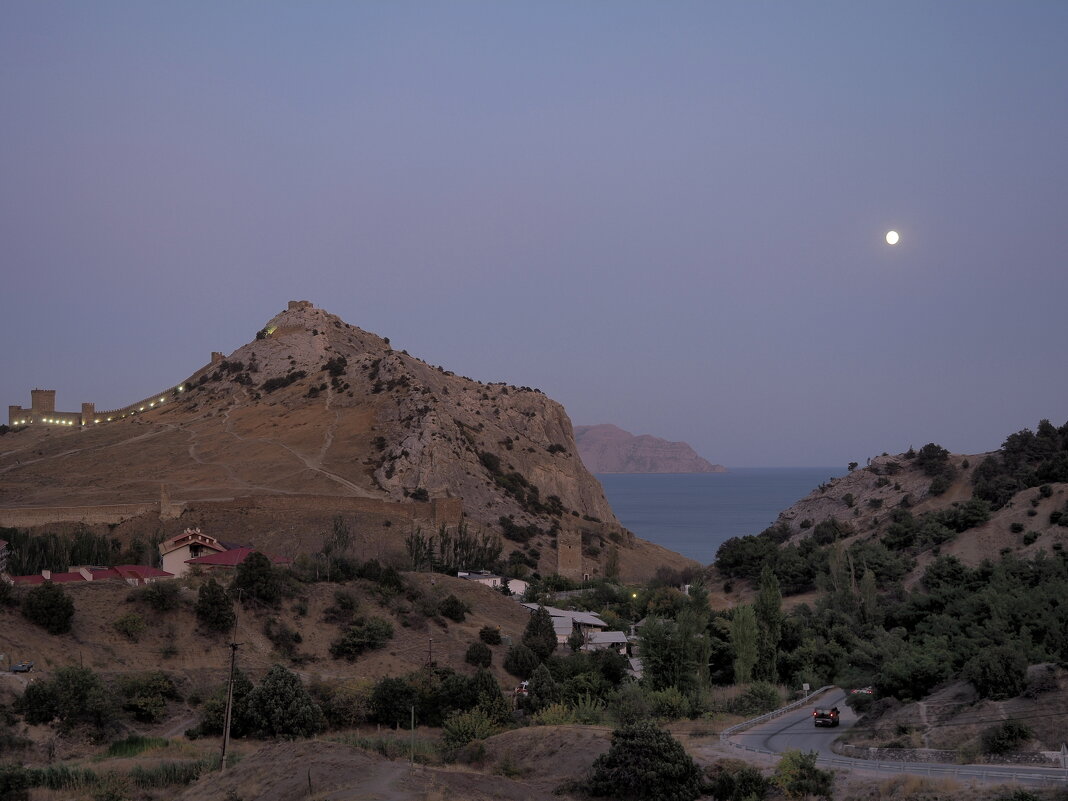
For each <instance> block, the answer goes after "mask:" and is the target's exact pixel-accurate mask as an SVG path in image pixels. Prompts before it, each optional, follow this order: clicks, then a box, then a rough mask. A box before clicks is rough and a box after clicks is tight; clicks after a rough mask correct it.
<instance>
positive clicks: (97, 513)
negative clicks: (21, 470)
mask: <svg viewBox="0 0 1068 801" xmlns="http://www.w3.org/2000/svg"><path fill="white" fill-rule="evenodd" d="M157 511H159V504H158V503H155V502H151V503H117V504H109V505H104V506H26V507H22V508H12V509H0V526H4V527H6V528H30V527H32V526H43V525H49V524H51V523H86V524H110V523H121V522H122V521H123V520H127V519H129V518H131V517H137V516H138V515H143V514H145V513H146V512H157Z"/></svg>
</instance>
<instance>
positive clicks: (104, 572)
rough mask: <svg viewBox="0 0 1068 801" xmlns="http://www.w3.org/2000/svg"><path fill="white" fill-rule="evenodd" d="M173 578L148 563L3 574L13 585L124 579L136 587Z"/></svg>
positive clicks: (81, 582) (79, 582)
mask: <svg viewBox="0 0 1068 801" xmlns="http://www.w3.org/2000/svg"><path fill="white" fill-rule="evenodd" d="M172 578H174V574H173V573H168V572H167V571H166V570H160V569H159V568H158V567H149V566H148V565H115V567H79V568H78V569H77V570H70V571H67V572H65V573H53V572H52V571H51V570H42V571H41V572H40V573H34V574H33V575H30V576H7V575H5V576H4V580H5V581H7V582H8V583H9V584H14V585H31V586H32V585H35V584H44V583H45V582H46V581H51V582H54V583H55V584H83V583H87V582H90V581H124V582H126V583H127V584H129V585H131V586H133V587H137V586H140V585H141V584H151V583H152V582H154V581H160V580H165V579H172Z"/></svg>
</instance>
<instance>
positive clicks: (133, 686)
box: [119, 671, 181, 723]
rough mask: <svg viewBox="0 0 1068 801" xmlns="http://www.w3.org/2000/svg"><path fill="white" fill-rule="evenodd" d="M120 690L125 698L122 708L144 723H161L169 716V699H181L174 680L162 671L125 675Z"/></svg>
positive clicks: (120, 682)
mask: <svg viewBox="0 0 1068 801" xmlns="http://www.w3.org/2000/svg"><path fill="white" fill-rule="evenodd" d="M119 691H120V693H121V694H122V696H123V698H124V699H125V703H123V707H122V708H123V709H124V710H126V711H127V712H130V713H132V714H133V716H134V719H135V720H138V721H140V722H142V723H159V722H160V721H162V720H163V719H164V718H165V717H166V716H167V701H169V700H172V701H177V700H180V699H181V695H180V694H179V693H178V688H177V687H175V686H174V682H173V681H171V679H170V677H169V676H167V674H165V673H163V672H161V671H155V672H153V673H145V674H143V675H140V676H127V677H124V678H122V679H121V680H120V681H119Z"/></svg>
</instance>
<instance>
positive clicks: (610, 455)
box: [575, 423, 727, 473]
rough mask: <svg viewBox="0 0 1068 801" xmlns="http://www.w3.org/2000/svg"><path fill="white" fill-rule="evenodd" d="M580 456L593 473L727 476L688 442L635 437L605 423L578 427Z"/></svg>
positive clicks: (646, 436) (577, 441) (576, 431)
mask: <svg viewBox="0 0 1068 801" xmlns="http://www.w3.org/2000/svg"><path fill="white" fill-rule="evenodd" d="M575 442H576V444H577V445H578V450H579V456H580V457H581V459H582V463H583V464H584V465H586V469H587V470H589V471H590V472H591V473H726V472H727V468H726V467H724V466H723V465H721V464H712V463H711V462H709V461H708V460H707V459H704V458H702V457H700V456H698V455H697V452H696V451H695V450H694V449H693V448H691V447H690V446H689V445H687V444H686V443H685V442H669V441H668V440H666V439H660V438H659V437H653V436H650V435H648V434H641V435H639V436H635V435H634V434H631V433H630V432H629V431H624V430H623V429H622V428H620V427H619V426H614V425H611V424H610V423H602V424H601V425H595V426H575Z"/></svg>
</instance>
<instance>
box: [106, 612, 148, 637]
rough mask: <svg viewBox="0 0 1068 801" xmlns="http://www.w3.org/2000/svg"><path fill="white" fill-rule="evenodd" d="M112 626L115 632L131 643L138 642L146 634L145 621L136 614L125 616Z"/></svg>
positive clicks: (131, 613)
mask: <svg viewBox="0 0 1068 801" xmlns="http://www.w3.org/2000/svg"><path fill="white" fill-rule="evenodd" d="M111 625H112V626H113V627H114V628H115V631H117V632H118V633H119V634H121V635H122V636H124V637H125V638H126V639H128V640H130V641H131V642H137V641H138V640H140V639H141V635H142V634H144V633H145V619H144V618H143V617H141V616H140V615H139V614H137V613H136V612H130V613H129V614H125V615H123V616H122V617H120V618H119V619H118V620H116V621H115V622H114V623H112V624H111Z"/></svg>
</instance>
